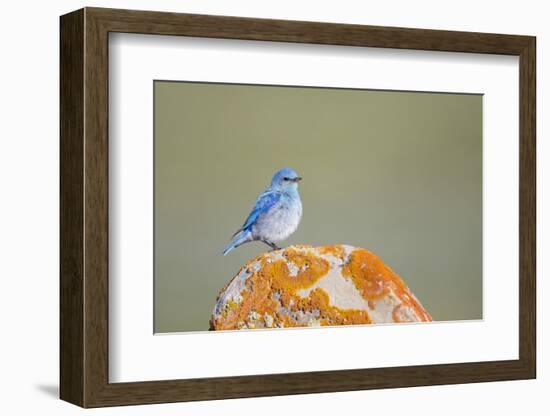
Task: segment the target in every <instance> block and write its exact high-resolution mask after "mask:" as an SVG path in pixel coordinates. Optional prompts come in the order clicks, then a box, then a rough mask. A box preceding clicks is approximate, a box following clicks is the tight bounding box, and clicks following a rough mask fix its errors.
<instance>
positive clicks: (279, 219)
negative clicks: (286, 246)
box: [252, 201, 302, 243]
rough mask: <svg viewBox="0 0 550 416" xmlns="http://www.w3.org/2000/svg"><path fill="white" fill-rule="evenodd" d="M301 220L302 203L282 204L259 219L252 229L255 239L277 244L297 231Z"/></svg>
mask: <svg viewBox="0 0 550 416" xmlns="http://www.w3.org/2000/svg"><path fill="white" fill-rule="evenodd" d="M301 218H302V204H301V202H300V201H297V202H293V203H291V202H288V203H282V204H281V205H280V206H278V207H277V208H274V209H271V210H270V211H269V212H268V213H267V214H265V215H262V217H261V218H258V221H257V223H256V224H255V226H254V227H253V229H252V234H253V236H254V238H255V239H259V240H267V241H270V242H272V243H277V242H279V241H282V240H286V239H287V238H288V237H289V236H290V235H291V234H292V233H294V231H296V229H297V228H298V225H299V224H300V220H301Z"/></svg>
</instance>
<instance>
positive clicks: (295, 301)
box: [210, 246, 432, 330]
mask: <svg viewBox="0 0 550 416" xmlns="http://www.w3.org/2000/svg"><path fill="white" fill-rule="evenodd" d="M431 320H432V319H431V317H430V315H429V314H428V312H426V310H424V308H423V307H422V305H421V304H420V302H419V301H418V300H417V299H416V298H415V297H414V295H413V294H412V293H411V291H410V290H409V288H408V287H407V286H406V285H405V283H404V282H403V281H402V280H401V278H400V277H399V276H398V275H397V274H395V273H394V272H393V271H392V270H391V269H390V268H389V267H388V266H386V265H385V264H384V263H383V262H382V260H380V258H379V257H377V256H376V255H374V254H373V253H371V252H369V251H368V250H365V249H362V248H354V247H350V246H322V247H310V246H292V247H288V248H286V249H283V250H277V251H272V252H269V253H265V254H262V255H260V256H258V257H256V258H255V259H254V260H252V261H250V262H249V263H248V264H246V265H245V266H244V267H243V268H242V269H241V270H240V271H239V273H238V274H237V276H235V277H234V278H233V280H231V282H229V284H228V285H227V286H226V287H225V288H223V289H222V291H221V292H220V294H219V296H218V299H217V301H216V306H215V308H214V312H213V314H212V318H211V320H210V328H211V329H213V330H230V329H249V328H275V327H279V328H284V327H302V326H321V325H351V324H377V323H394V322H428V321H431Z"/></svg>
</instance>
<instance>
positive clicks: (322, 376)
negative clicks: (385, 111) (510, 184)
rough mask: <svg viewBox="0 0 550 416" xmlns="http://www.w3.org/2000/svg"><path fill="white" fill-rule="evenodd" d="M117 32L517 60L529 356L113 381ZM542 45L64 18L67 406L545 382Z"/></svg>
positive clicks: (132, 17) (220, 23) (197, 20)
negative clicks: (539, 150)
mask: <svg viewBox="0 0 550 416" xmlns="http://www.w3.org/2000/svg"><path fill="white" fill-rule="evenodd" d="M109 32H128V33H144V34H154V35H179V36H195V37H210V38H229V39H249V40H258V41H279V42H299V43H314V44H331V45H347V46H359V47H360V46H369V47H381V48H382V47H383V48H398V49H420V50H432V51H450V52H470V53H484V54H504V55H516V56H519V62H520V64H519V65H520V105H519V113H520V131H519V133H520V140H519V149H520V186H519V195H520V220H519V227H520V253H519V255H520V267H519V271H518V272H519V307H520V312H519V334H520V342H519V359H518V360H510V361H491V362H472V363H461V364H444V365H420V366H407V367H391V368H371V369H357V370H339V371H323V372H309V373H291V374H267V375H258V376H239V377H222V378H203V379H185V380H169V381H146V382H136V383H109V380H108V359H109V358H108V279H109V277H108V221H109V218H108V203H107V198H108V179H107V178H108V157H107V150H108V128H107V123H108V65H109V62H108V34H109ZM535 45H536V43H535V38H534V37H531V36H516V35H499V34H486V33H469V32H451V31H439V30H438V31H436V30H423V29H404V28H393V27H377V26H360V25H345V24H332V23H330V24H329V23H314V22H297V21H287V20H267V19H251V18H240V17H225V16H206V15H190V14H176V13H161V12H147V11H131V10H114V9H99V8H85V9H81V10H78V11H75V12H72V13H69V14H67V15H64V16H62V17H61V51H60V52H61V92H60V94H61V95H60V105H61V155H60V157H61V183H60V186H61V201H60V202H61V218H60V219H61V242H60V252H61V258H60V260H61V272H60V274H61V284H60V297H61V302H60V308H61V317H60V326H61V329H60V331H61V333H60V342H61V350H60V360H61V368H60V372H61V374H60V376H61V377H60V378H61V381H60V383H61V386H60V396H61V398H62V399H63V400H66V401H68V402H71V403H74V404H77V405H79V406H83V407H100V406H114V405H129V404H144V403H162V402H176V401H191V400H212V399H226V398H236V397H255V396H270V395H284V394H303V393H320V392H336V391H350V390H363V389H379V388H396V387H408V386H423V385H437V384H454V383H474V382H485V381H498V380H518V379H529V378H535V376H536V333H535V330H536V328H535V319H536V317H535V310H536V307H535V292H536V289H535V280H536V279H535V262H536V258H535V248H536V242H535V221H536V211H535V198H536V195H535V181H536V178H535V151H536V150H535V105H536V97H535V49H536V46H535Z"/></svg>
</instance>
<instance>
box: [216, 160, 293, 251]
mask: <svg viewBox="0 0 550 416" xmlns="http://www.w3.org/2000/svg"><path fill="white" fill-rule="evenodd" d="M301 179H302V178H300V177H299V176H298V174H297V173H296V171H295V170H294V169H290V168H283V169H281V170H280V171H278V172H277V173H275V175H273V178H272V180H271V185H270V186H269V187H268V188H267V189H266V190H265V191H264V193H263V194H261V195H260V196H259V197H258V199H257V200H256V204H255V205H254V208H252V212H251V213H250V215H249V216H248V218H247V219H246V221H245V222H244V224H243V226H242V227H241V228H240V229H239V230H238V231H237V232H236V233H235V234H233V237H232V238H231V241H230V242H229V244H228V245H227V246H226V247H225V250H224V251H223V255H224V256H225V255H226V254H227V253H229V252H230V251H231V250H233V249H235V248H237V247H239V246H240V245H242V244H244V243H248V242H249V241H262V242H264V243H265V244H267V245H268V246H270V247H271V248H272V249H274V250H278V249H279V247H278V246H277V244H276V243H278V242H279V241H282V240H284V239H286V238H288V237H289V236H290V235H291V234H292V233H293V232H294V231H296V229H297V228H298V224H299V223H300V219H301V218H302V201H300V194H299V193H298V182H299V181H300V180H301Z"/></svg>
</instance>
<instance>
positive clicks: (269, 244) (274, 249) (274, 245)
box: [262, 240, 282, 252]
mask: <svg viewBox="0 0 550 416" xmlns="http://www.w3.org/2000/svg"><path fill="white" fill-rule="evenodd" d="M262 242H263V243H265V244H267V245H268V246H269V247H271V250H269V252H272V251H277V250H282V248H281V247H279V246H278V245H277V244H275V243H272V242H271V241H264V240H262Z"/></svg>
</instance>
